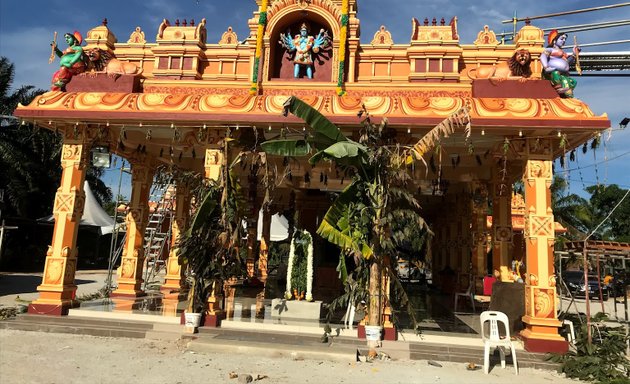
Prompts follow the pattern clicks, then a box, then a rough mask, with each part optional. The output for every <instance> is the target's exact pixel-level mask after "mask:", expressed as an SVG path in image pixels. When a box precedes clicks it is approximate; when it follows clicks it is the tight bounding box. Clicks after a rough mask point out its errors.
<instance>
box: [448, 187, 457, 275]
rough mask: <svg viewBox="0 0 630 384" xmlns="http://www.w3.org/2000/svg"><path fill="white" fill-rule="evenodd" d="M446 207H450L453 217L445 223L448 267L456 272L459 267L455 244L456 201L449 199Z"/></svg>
mask: <svg viewBox="0 0 630 384" xmlns="http://www.w3.org/2000/svg"><path fill="white" fill-rule="evenodd" d="M448 205H449V206H450V207H451V209H452V211H451V212H453V211H454V212H455V215H453V216H452V217H450V218H449V219H448V222H447V224H446V225H447V226H448V263H447V264H448V265H449V266H450V267H451V269H452V270H453V271H457V270H458V267H459V260H458V259H459V249H458V242H457V234H458V232H459V218H458V217H457V213H458V211H457V201H456V200H454V199H449V201H448Z"/></svg>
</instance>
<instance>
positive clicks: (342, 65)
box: [337, 0, 349, 96]
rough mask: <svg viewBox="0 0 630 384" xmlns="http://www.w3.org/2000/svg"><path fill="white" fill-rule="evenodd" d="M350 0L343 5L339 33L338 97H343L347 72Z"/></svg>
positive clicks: (344, 1)
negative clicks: (344, 79) (344, 78)
mask: <svg viewBox="0 0 630 384" xmlns="http://www.w3.org/2000/svg"><path fill="white" fill-rule="evenodd" d="M348 2H349V1H348V0H343V3H341V32H340V33H339V76H338V78H337V95H339V96H343V95H345V94H346V91H344V90H343V76H344V73H345V70H346V43H347V40H348V20H349V16H348Z"/></svg>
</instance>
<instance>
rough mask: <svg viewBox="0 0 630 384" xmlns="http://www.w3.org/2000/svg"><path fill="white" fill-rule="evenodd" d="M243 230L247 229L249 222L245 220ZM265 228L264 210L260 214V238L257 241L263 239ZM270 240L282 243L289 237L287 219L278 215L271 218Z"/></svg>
mask: <svg viewBox="0 0 630 384" xmlns="http://www.w3.org/2000/svg"><path fill="white" fill-rule="evenodd" d="M242 224H243V228H244V229H247V220H243V223H242ZM262 227H263V210H262V208H261V209H260V211H259V212H258V236H257V239H258V240H260V239H261V238H262ZM269 232H270V236H269V240H270V241H282V240H286V239H287V238H288V237H289V221H288V220H287V219H286V217H284V216H282V215H280V214H278V213H276V214H275V215H273V216H271V230H270V231H269Z"/></svg>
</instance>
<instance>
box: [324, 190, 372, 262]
mask: <svg viewBox="0 0 630 384" xmlns="http://www.w3.org/2000/svg"><path fill="white" fill-rule="evenodd" d="M357 193H358V188H357V184H356V182H353V183H352V184H350V185H348V186H347V187H346V189H344V190H343V191H342V192H341V194H340V195H339V196H338V197H337V199H336V200H335V201H334V202H333V203H332V205H331V206H330V208H328V211H327V212H326V215H324V218H323V219H322V222H321V224H320V225H319V228H318V229H317V234H318V235H320V236H321V237H323V238H324V239H326V240H328V241H329V242H331V243H333V244H335V245H336V246H338V247H339V248H341V249H350V250H352V251H355V252H357V251H359V252H361V253H362V255H363V257H365V258H369V257H370V256H372V254H373V251H372V249H371V248H370V247H369V246H368V245H367V244H365V243H363V242H361V243H357V242H356V241H355V239H354V238H353V237H352V233H351V230H352V228H353V226H352V225H350V223H349V222H348V220H347V218H346V216H345V212H346V210H347V209H346V208H347V207H348V206H349V205H350V203H352V202H353V201H355V200H356V198H357ZM340 257H343V255H342V256H340Z"/></svg>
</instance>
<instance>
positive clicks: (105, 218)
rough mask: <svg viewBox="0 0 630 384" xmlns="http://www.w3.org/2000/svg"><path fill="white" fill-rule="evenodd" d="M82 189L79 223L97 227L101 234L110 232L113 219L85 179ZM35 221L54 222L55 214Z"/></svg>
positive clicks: (112, 228) (112, 226)
mask: <svg viewBox="0 0 630 384" xmlns="http://www.w3.org/2000/svg"><path fill="white" fill-rule="evenodd" d="M83 190H84V191H85V207H83V216H81V222H80V224H79V225H88V226H92V227H99V228H100V231H101V235H107V234H109V233H112V231H113V230H114V224H115V223H114V219H112V218H111V217H110V216H109V215H108V214H107V212H105V211H104V210H103V208H102V207H101V206H100V204H99V203H98V201H97V200H96V197H94V194H93V193H92V190H91V189H90V186H89V185H88V182H87V181H86V182H84V184H83ZM37 221H39V222H40V223H54V222H55V216H54V215H50V216H46V217H42V218H40V219H38V220H37Z"/></svg>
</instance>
